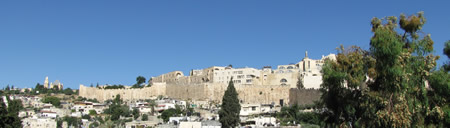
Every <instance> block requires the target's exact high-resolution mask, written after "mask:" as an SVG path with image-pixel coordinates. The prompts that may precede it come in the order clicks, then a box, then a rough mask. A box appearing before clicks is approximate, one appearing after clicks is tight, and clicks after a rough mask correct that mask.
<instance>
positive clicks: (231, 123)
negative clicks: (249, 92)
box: [219, 78, 241, 128]
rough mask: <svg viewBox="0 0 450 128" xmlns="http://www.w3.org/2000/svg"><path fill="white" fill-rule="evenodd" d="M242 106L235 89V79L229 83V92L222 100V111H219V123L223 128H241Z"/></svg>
mask: <svg viewBox="0 0 450 128" xmlns="http://www.w3.org/2000/svg"><path fill="white" fill-rule="evenodd" d="M240 111H241V105H240V104H239V99H238V93H237V92H236V89H235V88H234V83H233V78H232V79H231V80H230V82H229V83H228V87H227V90H226V91H225V94H224V95H223V98H222V105H221V109H220V110H219V117H220V119H219V121H220V123H222V127H223V128H230V127H236V126H239V123H240V119H239V112H240Z"/></svg>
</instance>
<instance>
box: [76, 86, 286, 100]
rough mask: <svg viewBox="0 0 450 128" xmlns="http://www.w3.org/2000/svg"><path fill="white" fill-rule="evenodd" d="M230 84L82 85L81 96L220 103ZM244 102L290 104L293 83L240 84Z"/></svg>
mask: <svg viewBox="0 0 450 128" xmlns="http://www.w3.org/2000/svg"><path fill="white" fill-rule="evenodd" d="M227 86H228V85H227V84H220V83H204V84H190V85H179V84H154V85H153V86H152V87H144V88H130V89H99V88H96V87H86V86H84V85H80V91H79V96H81V97H85V98H90V99H94V98H96V99H97V100H99V101H105V100H108V99H114V96H116V95H117V94H120V96H121V98H122V99H123V100H140V99H149V98H150V97H156V96H159V95H162V96H167V97H170V98H174V99H180V100H200V101H214V102H216V103H220V102H221V101H222V97H223V95H224V93H225V91H226V89H227ZM235 88H236V91H237V92H238V94H239V100H240V101H241V103H248V104H276V105H280V104H283V105H287V104H289V99H290V98H289V96H290V89H291V88H290V87H289V86H286V85H236V86H235Z"/></svg>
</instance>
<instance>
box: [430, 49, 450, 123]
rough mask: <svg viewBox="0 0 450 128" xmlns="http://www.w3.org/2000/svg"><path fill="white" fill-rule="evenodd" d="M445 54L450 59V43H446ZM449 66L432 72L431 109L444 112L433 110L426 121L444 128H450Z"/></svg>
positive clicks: (449, 63)
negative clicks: (449, 101)
mask: <svg viewBox="0 0 450 128" xmlns="http://www.w3.org/2000/svg"><path fill="white" fill-rule="evenodd" d="M444 54H445V55H447V58H449V57H450V41H447V42H446V43H445V48H444ZM449 66H450V62H447V64H445V65H444V66H442V67H441V68H440V69H439V70H436V71H434V72H432V74H431V75H430V77H429V85H430V87H431V88H432V91H429V93H428V96H429V98H430V107H431V108H436V107H440V108H442V112H441V111H439V109H433V110H432V111H431V112H430V115H431V116H428V117H427V118H426V119H425V120H426V121H427V123H430V124H436V125H438V126H442V127H443V126H450V105H449V103H448V99H450V73H449V69H448V67H449Z"/></svg>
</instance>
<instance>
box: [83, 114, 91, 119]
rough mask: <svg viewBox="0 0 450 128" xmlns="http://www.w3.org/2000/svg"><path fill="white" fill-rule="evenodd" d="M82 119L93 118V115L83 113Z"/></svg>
mask: <svg viewBox="0 0 450 128" xmlns="http://www.w3.org/2000/svg"><path fill="white" fill-rule="evenodd" d="M81 119H87V120H91V116H90V115H83V116H81Z"/></svg>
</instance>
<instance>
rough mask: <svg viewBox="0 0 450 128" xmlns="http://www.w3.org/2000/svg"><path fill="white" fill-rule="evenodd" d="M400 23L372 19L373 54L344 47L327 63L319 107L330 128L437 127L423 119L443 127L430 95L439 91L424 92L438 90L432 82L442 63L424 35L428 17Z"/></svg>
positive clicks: (393, 19)
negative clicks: (436, 70)
mask: <svg viewBox="0 0 450 128" xmlns="http://www.w3.org/2000/svg"><path fill="white" fill-rule="evenodd" d="M397 19H398V18H397V17H394V16H390V17H386V18H383V19H378V18H373V19H372V21H371V24H372V32H373V36H372V38H371V40H370V50H368V51H366V50H363V49H361V48H359V47H357V46H353V47H350V48H347V49H346V48H344V47H343V46H341V47H340V48H339V49H338V55H337V58H336V61H331V60H327V61H326V62H325V64H324V66H323V68H322V72H323V83H322V85H321V91H322V93H323V95H322V97H321V102H322V103H323V104H324V106H325V108H326V111H325V112H324V117H325V122H326V123H327V124H328V126H331V127H338V126H339V127H352V126H355V127H415V126H419V127H421V126H422V127H423V126H428V125H435V124H433V121H428V120H425V119H433V120H434V121H435V122H442V120H443V112H442V108H441V106H439V104H434V103H432V102H430V99H429V95H428V94H429V93H435V92H439V91H433V90H429V89H427V87H426V86H427V83H429V84H430V85H431V87H432V88H434V87H433V86H434V85H436V84H435V83H433V81H429V80H431V79H430V76H431V77H432V76H433V75H432V74H434V73H433V72H432V70H433V68H435V66H436V60H437V59H438V58H439V57H437V56H434V55H433V54H431V52H432V51H433V43H434V42H433V40H432V39H431V36H430V35H429V34H428V35H420V34H422V33H423V32H422V31H421V29H422V26H423V25H424V24H425V22H426V19H425V17H424V14H423V12H419V13H417V14H415V15H411V16H408V17H406V16H405V15H404V14H401V15H400V21H398V20H397ZM398 26H400V29H398ZM398 30H403V31H398ZM444 79H445V78H444ZM436 81H438V82H437V83H439V81H440V82H441V83H445V81H442V80H436ZM447 84H448V82H447ZM441 87H443V86H441ZM430 104H434V105H430ZM438 125H440V126H442V123H440V124H439V123H438Z"/></svg>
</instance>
